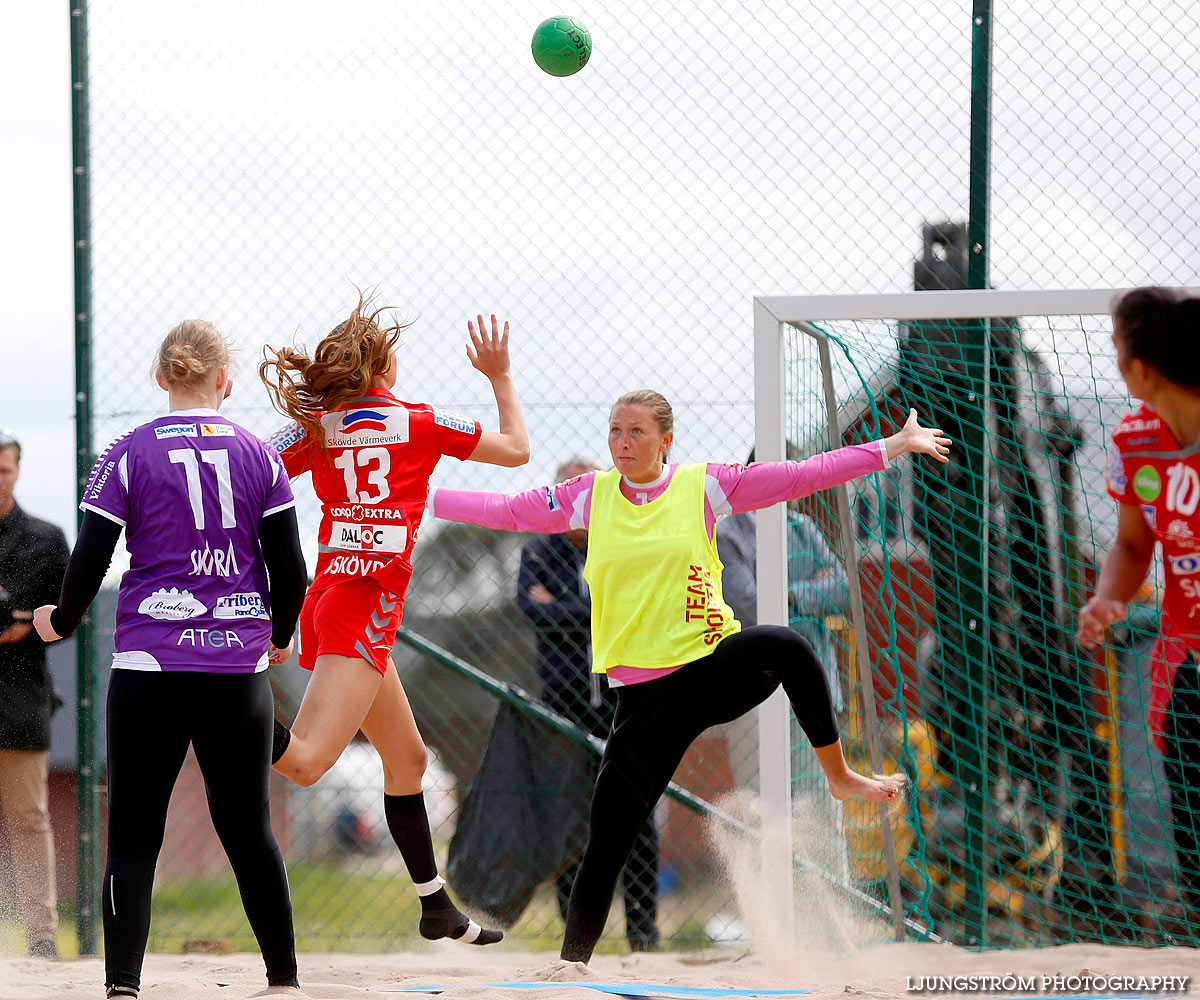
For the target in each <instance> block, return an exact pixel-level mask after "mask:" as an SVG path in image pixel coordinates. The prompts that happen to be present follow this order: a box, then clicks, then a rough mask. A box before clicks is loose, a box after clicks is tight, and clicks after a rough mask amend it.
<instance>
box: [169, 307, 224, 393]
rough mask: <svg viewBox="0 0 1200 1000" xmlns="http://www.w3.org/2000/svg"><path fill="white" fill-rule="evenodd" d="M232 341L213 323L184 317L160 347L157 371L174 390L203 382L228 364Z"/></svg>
mask: <svg viewBox="0 0 1200 1000" xmlns="http://www.w3.org/2000/svg"><path fill="white" fill-rule="evenodd" d="M229 355H230V351H229V343H228V341H226V340H225V338H224V337H223V336H221V334H220V333H219V332H218V331H217V329H216V327H214V326H213V325H212V324H211V323H209V322H207V321H206V320H202V319H185V320H184V321H183V322H182V323H180V324H179V325H178V326H176V327H175V328H174V329H172V330H171V332H170V333H168V334H167V335H166V337H165V338H164V339H163V342H162V345H161V346H160V347H159V349H158V362H157V364H156V365H155V370H156V371H157V372H158V374H159V375H161V376H162V380H163V381H164V382H165V383H166V384H167V387H168V388H170V389H174V388H176V387H177V386H178V387H186V386H192V385H196V384H197V383H199V382H203V381H204V380H205V379H206V378H208V376H209V375H211V374H212V373H213V372H215V371H216V370H217V369H218V368H224V367H228V365H229Z"/></svg>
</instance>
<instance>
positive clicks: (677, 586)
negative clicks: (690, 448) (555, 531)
mask: <svg viewBox="0 0 1200 1000" xmlns="http://www.w3.org/2000/svg"><path fill="white" fill-rule="evenodd" d="M706 468H707V467H706V466H705V465H680V466H677V467H676V469H675V472H674V474H673V475H672V476H671V481H670V482H669V483H668V484H667V488H666V489H665V490H664V491H663V493H662V495H661V496H659V497H657V498H656V499H654V500H652V501H651V502H650V503H647V504H642V505H641V506H640V507H639V506H638V505H636V504H634V503H632V502H631V501H629V500H628V499H626V498H625V496H624V495H623V494H622V493H621V474H620V472H618V471H617V470H616V469H612V470H610V471H609V472H601V473H597V475H596V477H595V480H594V484H593V486H592V515H591V519H590V524H589V526H588V550H587V561H586V562H585V564H584V567H583V575H584V578H585V579H586V580H587V582H588V587H589V588H590V589H591V594H592V657H593V659H592V670H593V671H594V672H596V673H604V672H606V671H607V670H608V669H609V668H610V667H616V666H626V667H641V668H643V669H646V670H658V669H662V668H663V667H677V666H679V665H680V664H683V663H690V662H691V661H692V660H698V659H700V658H701V657H702V656H707V655H708V654H709V653H711V652H712V650H713V647H714V646H715V645H716V644H717V643H718V642H720V641H721V639H723V638H724V637H725V636H727V635H730V634H732V633H734V632H737V631H739V630H740V629H741V627H742V626H741V625H740V624H739V623H738V620H737V619H736V618H734V616H733V610H732V609H731V608H730V607H729V605H727V604H726V603H725V599H724V598H723V597H722V596H721V559H720V557H719V556H718V555H717V547H716V545H715V544H714V543H713V542H712V540H710V539H709V537H708V531H707V529H706V528H705V524H704V476H705V471H706Z"/></svg>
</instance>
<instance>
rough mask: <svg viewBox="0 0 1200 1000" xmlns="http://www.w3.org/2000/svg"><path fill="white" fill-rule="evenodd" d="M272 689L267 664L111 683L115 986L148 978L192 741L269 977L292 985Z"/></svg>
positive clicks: (108, 932)
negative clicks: (158, 873)
mask: <svg viewBox="0 0 1200 1000" xmlns="http://www.w3.org/2000/svg"><path fill="white" fill-rule="evenodd" d="M273 718H274V706H273V699H272V697H271V686H270V683H269V682H268V681H267V675H266V674H265V673H258V674H216V673H198V672H191V671H176V672H167V673H159V672H157V671H155V672H150V671H141V670H125V669H118V670H114V671H113V672H112V676H111V679H110V681H109V687H108V863H107V866H106V867H105V869H104V884H103V886H102V892H101V895H102V897H103V901H102V905H103V911H104V976H105V984H106V985H107V986H108V987H110V988H111V987H119V988H123V989H125V990H126V991H130V990H131V991H133V993H134V994H135V995H136V993H137V990H138V988H139V987H140V984H141V974H142V959H143V957H144V956H145V953H146V939H147V937H148V936H149V934H150V893H151V889H152V888H153V884H154V868H155V865H156V863H157V861H158V852H159V850H160V849H161V848H162V842H163V830H164V828H165V826H166V821H167V803H168V802H169V801H170V799H171V790H172V789H173V788H174V787H175V781H176V779H177V778H178V777H179V771H180V768H181V767H182V766H183V761H184V757H185V755H186V754H187V750H188V746H189V745H190V746H192V747H193V748H194V749H195V752H196V761H197V763H199V765H200V771H201V773H202V774H203V775H204V791H205V795H206V796H207V798H208V811H209V815H210V816H212V821H213V826H214V828H215V829H216V831H217V836H218V837H219V838H220V839H221V845H222V846H223V847H224V848H225V853H226V855H228V857H229V863H230V864H231V865H232V866H233V873H234V876H235V877H236V878H237V883H238V890H239V892H240V893H241V897H242V906H243V907H244V908H245V910H246V916H247V918H248V919H249V921H250V927H251V929H252V930H253V931H254V936H255V937H256V938H257V939H258V946H259V948H260V949H261V951H262V954H263V959H264V960H265V962H266V967H267V983H268V985H271V986H294V985H297V980H296V941H295V934H294V932H293V930H292V903H291V897H290V895H289V892H288V881H287V872H286V871H285V869H284V865H283V855H282V854H281V853H280V851H279V845H278V844H277V843H276V842H275V834H274V833H273V832H272V830H271V806H270V801H269V799H268V781H269V778H270V774H271V729H272V720H273Z"/></svg>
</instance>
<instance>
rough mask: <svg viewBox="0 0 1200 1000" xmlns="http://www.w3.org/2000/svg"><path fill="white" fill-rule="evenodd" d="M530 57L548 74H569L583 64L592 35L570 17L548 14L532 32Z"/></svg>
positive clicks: (588, 50) (588, 52) (590, 44)
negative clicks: (550, 15)
mask: <svg viewBox="0 0 1200 1000" xmlns="http://www.w3.org/2000/svg"><path fill="white" fill-rule="evenodd" d="M532 48H533V61H534V62H535V63H537V64H538V66H540V67H541V68H542V69H543V70H545V71H546V72H547V73H549V74H550V75H551V76H571V74H573V73H578V72H579V71H580V70H581V69H583V67H584V66H586V65H587V61H588V59H589V58H590V57H591V54H592V36H591V34H590V33H589V32H588V30H587V28H585V27H584V26H583V25H582V24H580V23H579V22H578V21H577V20H575V18H573V17H561V16H560V17H548V18H546V20H544V21H543V22H542V23H541V24H539V25H538V26H537V31H535V32H534V33H533V45H532Z"/></svg>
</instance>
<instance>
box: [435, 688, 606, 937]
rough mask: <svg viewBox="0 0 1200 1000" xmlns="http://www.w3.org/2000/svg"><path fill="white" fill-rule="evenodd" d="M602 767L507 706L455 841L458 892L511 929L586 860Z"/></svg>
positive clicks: (451, 863)
mask: <svg viewBox="0 0 1200 1000" xmlns="http://www.w3.org/2000/svg"><path fill="white" fill-rule="evenodd" d="M598 765H599V761H598V759H597V758H596V757H595V755H594V754H592V753H591V752H589V751H587V750H585V749H583V748H582V747H579V746H576V745H575V744H573V743H571V742H570V741H569V740H568V739H567V738H566V737H565V736H563V735H562V734H561V733H558V732H556V731H555V730H553V729H551V728H550V727H549V726H546V725H544V724H542V723H540V722H538V721H537V720H535V719H533V718H530V717H529V716H526V715H522V714H521V713H520V712H518V711H517V710H516V709H515V708H513V707H511V706H509V705H501V706H500V710H499V711H498V712H497V713H496V721H495V723H494V724H493V725H492V735H491V738H490V739H489V740H488V746H487V749H486V750H485V751H484V755H483V761H482V763H481V764H480V765H479V773H478V774H476V775H475V780H474V781H473V782H472V783H471V787H470V788H469V789H468V790H467V795H466V798H464V799H463V802H462V806H461V808H460V809H459V816H458V827H457V829H456V830H455V831H454V836H453V838H451V840H450V851H449V858H448V860H447V864H446V875H447V877H448V878H449V880H450V886H451V888H452V889H453V890H454V893H455V894H456V895H457V896H458V897H459V898H460V899H461V900H462V901H463V902H464V903H466V904H467V905H468V906H470V907H473V908H474V909H476V910H480V911H482V912H483V913H484V914H486V915H487V916H488V917H490V918H491V919H492V920H493V921H494V922H495V923H498V924H500V925H501V926H503V927H511V926H512V924H514V923H515V922H516V921H517V919H518V918H519V917H520V916H521V914H522V913H523V912H524V910H525V907H526V906H527V905H529V901H530V899H532V898H533V894H534V892H535V890H536V889H537V887H538V886H539V885H541V883H542V882H544V881H546V880H547V879H550V878H554V877H555V876H557V875H558V874H559V873H560V872H562V871H564V870H566V869H567V868H569V867H570V866H571V865H572V864H574V863H575V862H577V861H578V860H579V858H580V857H581V856H582V855H583V848H584V845H585V844H586V842H587V817H588V805H589V803H590V802H591V796H592V789H593V787H594V786H595V783H596V770H597V767H598Z"/></svg>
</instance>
